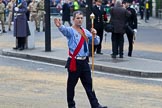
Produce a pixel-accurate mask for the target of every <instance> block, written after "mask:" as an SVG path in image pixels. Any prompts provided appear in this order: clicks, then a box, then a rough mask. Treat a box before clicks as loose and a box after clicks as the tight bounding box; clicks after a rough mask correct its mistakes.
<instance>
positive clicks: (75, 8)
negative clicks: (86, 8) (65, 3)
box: [73, 1, 80, 10]
mask: <svg viewBox="0 0 162 108" xmlns="http://www.w3.org/2000/svg"><path fill="white" fill-rule="evenodd" d="M73 5H74V10H78V9H79V7H80V6H79V3H78V2H77V1H74V4H73Z"/></svg>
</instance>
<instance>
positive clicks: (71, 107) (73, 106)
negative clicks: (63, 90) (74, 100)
mask: <svg viewBox="0 0 162 108" xmlns="http://www.w3.org/2000/svg"><path fill="white" fill-rule="evenodd" d="M68 108H76V107H75V106H73V107H68Z"/></svg>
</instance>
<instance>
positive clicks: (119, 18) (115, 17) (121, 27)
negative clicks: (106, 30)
mask: <svg viewBox="0 0 162 108" xmlns="http://www.w3.org/2000/svg"><path fill="white" fill-rule="evenodd" d="M110 15H111V18H110V22H111V23H112V24H113V26H114V33H123V34H124V33H125V29H126V20H127V19H128V17H129V16H130V13H129V12H128V11H127V10H126V9H125V8H123V7H121V6H115V7H113V8H111V10H110Z"/></svg>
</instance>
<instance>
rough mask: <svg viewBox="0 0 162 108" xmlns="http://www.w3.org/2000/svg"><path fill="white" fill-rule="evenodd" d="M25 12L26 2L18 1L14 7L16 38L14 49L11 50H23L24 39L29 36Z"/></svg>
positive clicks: (24, 0) (23, 0)
mask: <svg viewBox="0 0 162 108" xmlns="http://www.w3.org/2000/svg"><path fill="white" fill-rule="evenodd" d="M26 12H27V2H26V0H21V1H20V0H18V2H17V3H16V7H14V37H16V47H14V48H13V49H15V50H20V51H21V50H24V49H25V45H26V39H27V37H28V36H29V35H30V31H29V25H28V22H27V17H26Z"/></svg>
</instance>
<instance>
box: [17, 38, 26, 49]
mask: <svg viewBox="0 0 162 108" xmlns="http://www.w3.org/2000/svg"><path fill="white" fill-rule="evenodd" d="M16 39H17V45H16V47H18V48H25V43H26V37H16Z"/></svg>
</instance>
